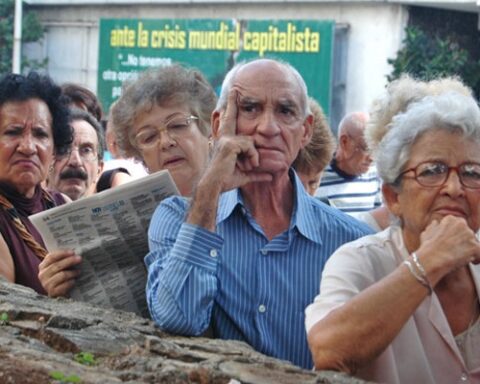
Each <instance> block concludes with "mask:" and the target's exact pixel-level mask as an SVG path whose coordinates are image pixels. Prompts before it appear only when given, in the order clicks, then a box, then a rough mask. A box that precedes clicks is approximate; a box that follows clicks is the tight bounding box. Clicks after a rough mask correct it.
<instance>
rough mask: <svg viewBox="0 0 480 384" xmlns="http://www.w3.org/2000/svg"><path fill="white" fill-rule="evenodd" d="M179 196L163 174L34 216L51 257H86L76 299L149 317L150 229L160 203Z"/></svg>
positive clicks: (76, 285) (144, 178)
mask: <svg viewBox="0 0 480 384" xmlns="http://www.w3.org/2000/svg"><path fill="white" fill-rule="evenodd" d="M174 194H179V193H178V190H177V188H176V186H175V183H174V181H173V179H172V178H171V176H170V174H169V173H168V171H161V172H157V173H154V174H152V175H148V176H145V177H142V178H140V179H136V180H133V181H130V182H129V183H125V184H122V185H119V186H117V187H115V188H112V189H107V190H105V191H102V192H99V193H97V194H94V195H92V196H89V197H86V198H82V199H79V200H76V201H73V202H71V203H68V204H64V205H62V206H59V207H55V208H52V209H49V210H47V211H43V212H40V213H37V214H35V215H32V216H30V220H31V221H32V223H33V224H34V225H35V227H36V228H37V229H38V231H39V232H40V234H41V235H42V237H43V239H44V242H45V245H46V247H47V249H48V251H49V252H52V251H54V250H58V249H73V250H74V251H75V252H76V253H77V254H79V255H81V256H82V263H81V265H80V269H81V274H80V276H79V277H78V278H77V280H76V283H75V287H74V288H73V289H72V291H71V292H70V297H71V298H72V299H75V300H80V301H87V302H90V303H93V304H97V305H101V306H103V307H111V308H115V309H121V310H125V311H131V312H136V313H137V314H139V315H141V316H144V317H147V316H148V309H147V304H146V300H145V284H146V279H147V272H146V269H145V265H144V263H143V258H144V256H145V255H146V254H147V252H148V239H147V231H148V225H149V223H150V219H151V217H152V215H153V212H154V211H155V208H156V207H157V205H158V204H159V203H160V201H162V200H163V199H164V198H166V197H168V196H171V195H174Z"/></svg>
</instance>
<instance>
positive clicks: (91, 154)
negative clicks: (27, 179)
mask: <svg viewBox="0 0 480 384" xmlns="http://www.w3.org/2000/svg"><path fill="white" fill-rule="evenodd" d="M70 124H71V126H72V128H73V132H74V140H73V143H72V146H71V148H70V151H68V152H66V153H64V154H57V155H56V156H55V160H54V162H53V165H52V168H51V172H50V174H49V177H48V186H49V188H51V189H54V190H57V191H59V192H62V193H63V194H65V195H67V196H68V197H70V199H72V200H78V199H80V198H81V197H86V196H90V195H92V194H93V193H95V187H96V182H97V179H98V177H99V176H100V174H101V173H102V170H103V152H104V148H105V139H104V135H103V128H102V126H101V125H100V123H99V122H98V121H97V120H96V119H95V117H93V116H92V115H91V114H90V113H88V112H87V111H84V110H80V109H72V110H71V119H70Z"/></svg>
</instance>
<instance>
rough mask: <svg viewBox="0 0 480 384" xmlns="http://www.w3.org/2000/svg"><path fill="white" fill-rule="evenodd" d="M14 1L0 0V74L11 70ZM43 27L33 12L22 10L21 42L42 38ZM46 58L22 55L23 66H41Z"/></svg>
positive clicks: (43, 65) (35, 40) (31, 41)
mask: <svg viewBox="0 0 480 384" xmlns="http://www.w3.org/2000/svg"><path fill="white" fill-rule="evenodd" d="M14 14H15V1H14V0H0V74H2V73H7V72H11V70H12V54H13V27H14ZM43 33H44V29H43V27H42V25H41V23H40V21H39V20H38V18H37V16H36V14H35V13H33V12H29V11H28V10H26V11H24V12H23V17H22V43H33V42H37V41H40V40H41V39H42V38H43ZM45 65H46V60H44V61H41V62H40V61H37V60H27V59H26V58H25V57H22V69H23V68H27V67H28V68H43V67H45Z"/></svg>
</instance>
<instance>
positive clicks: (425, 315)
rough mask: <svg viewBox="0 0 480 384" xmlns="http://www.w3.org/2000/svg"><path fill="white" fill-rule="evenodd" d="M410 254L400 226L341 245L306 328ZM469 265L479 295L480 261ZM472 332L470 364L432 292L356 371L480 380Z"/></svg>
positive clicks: (386, 379)
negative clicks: (382, 348) (390, 339)
mask: <svg viewBox="0 0 480 384" xmlns="http://www.w3.org/2000/svg"><path fill="white" fill-rule="evenodd" d="M407 257H408V252H407V250H406V248H405V246H404V243H403V238H402V233H401V229H400V228H399V227H397V226H393V227H390V228H387V229H386V230H385V231H383V232H379V233H377V234H374V235H370V236H366V237H363V238H361V239H358V240H356V241H354V242H351V243H348V244H345V245H344V246H342V247H341V248H339V249H338V250H337V251H336V252H335V253H334V254H333V255H332V256H331V257H330V259H329V261H328V262H327V264H326V266H325V269H324V271H323V276H322V280H321V286H320V292H321V294H320V295H318V296H317V297H316V298H315V301H314V302H313V303H312V304H311V305H309V306H308V307H307V309H306V311H305V314H306V318H305V325H306V330H307V332H308V331H309V330H310V329H311V328H312V327H313V325H314V324H315V323H316V322H318V321H319V320H320V319H322V318H323V317H325V316H326V315H327V314H328V313H329V312H330V311H332V310H333V309H335V308H337V307H339V306H341V305H342V304H343V303H345V302H346V301H348V300H349V299H351V298H352V297H353V296H355V295H356V294H358V293H359V292H361V291H363V290H364V289H366V288H367V287H369V286H370V285H372V284H374V283H375V282H377V281H379V280H381V279H382V278H383V277H385V276H387V275H388V274H390V273H391V272H393V270H394V269H395V268H397V267H398V266H399V265H400V263H402V261H403V260H405V259H406V258H407ZM470 269H471V271H472V275H473V278H474V281H475V285H476V288H477V294H478V293H479V292H480V265H476V266H474V265H470ZM378 332H382V330H381V329H379V330H378ZM470 337H471V338H472V339H471V341H470V342H471V343H472V345H474V346H476V348H475V349H474V351H473V353H474V356H473V359H474V360H475V362H474V363H473V364H472V363H471V362H469V365H470V369H469V368H468V367H467V365H466V364H465V361H464V359H463V357H462V354H461V353H460V350H459V349H458V346H457V343H456V342H455V338H454V336H453V334H452V332H451V330H450V327H449V325H448V322H447V319H446V317H445V315H444V313H443V310H442V307H441V304H440V302H439V300H438V298H437V296H436V295H435V294H433V295H432V296H428V297H427V298H426V299H425V300H424V301H423V302H422V304H420V306H419V307H418V308H417V310H416V311H415V312H414V313H413V315H412V316H411V317H410V319H409V320H408V321H407V323H406V324H405V325H404V327H403V328H402V330H401V331H400V333H399V334H398V335H397V337H396V338H395V339H394V340H393V342H392V343H391V344H390V346H388V347H387V349H386V350H385V351H384V352H383V353H382V354H381V355H380V356H379V357H378V358H377V359H375V360H374V361H373V362H372V363H371V364H370V365H368V366H366V367H364V368H363V369H362V370H359V371H358V372H357V374H356V376H357V377H360V378H362V379H365V380H371V381H375V382H381V383H398V384H404V383H421V384H427V383H432V384H442V383H445V384H447V383H448V384H452V383H480V333H479V332H474V333H472V335H471V336H470ZM472 365H473V366H472Z"/></svg>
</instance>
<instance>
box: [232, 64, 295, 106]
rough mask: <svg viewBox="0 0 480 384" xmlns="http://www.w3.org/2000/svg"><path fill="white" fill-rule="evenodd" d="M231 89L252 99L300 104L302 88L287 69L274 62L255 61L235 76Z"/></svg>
mask: <svg viewBox="0 0 480 384" xmlns="http://www.w3.org/2000/svg"><path fill="white" fill-rule="evenodd" d="M232 85H233V87H235V88H237V89H238V90H239V91H240V95H243V96H247V95H248V96H249V97H252V98H255V97H262V96H265V95H268V96H274V97H275V98H276V99H283V100H285V101H287V100H290V101H291V102H294V103H295V104H297V105H300V104H301V97H302V88H301V86H300V84H299V83H298V80H297V78H296V77H295V76H294V75H293V74H292V73H291V71H290V70H288V68H287V67H285V66H283V65H281V64H280V63H276V62H274V61H269V60H265V61H256V62H252V63H248V64H246V65H245V66H244V67H242V68H240V70H239V71H238V72H237V74H236V75H235V78H234V79H233V82H232Z"/></svg>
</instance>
